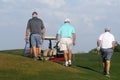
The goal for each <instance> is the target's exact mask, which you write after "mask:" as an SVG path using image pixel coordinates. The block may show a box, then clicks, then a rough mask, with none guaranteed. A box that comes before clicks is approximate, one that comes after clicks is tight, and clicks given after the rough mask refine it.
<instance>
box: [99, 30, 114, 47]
mask: <svg viewBox="0 0 120 80" xmlns="http://www.w3.org/2000/svg"><path fill="white" fill-rule="evenodd" d="M99 40H100V41H101V48H104V49H107V48H112V42H113V41H115V38H114V35H113V34H111V33H110V32H105V33H103V34H101V35H100V37H99Z"/></svg>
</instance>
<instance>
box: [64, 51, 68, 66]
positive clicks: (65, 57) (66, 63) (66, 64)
mask: <svg viewBox="0 0 120 80" xmlns="http://www.w3.org/2000/svg"><path fill="white" fill-rule="evenodd" d="M63 53H64V59H65V66H68V56H67V50H64V51H63Z"/></svg>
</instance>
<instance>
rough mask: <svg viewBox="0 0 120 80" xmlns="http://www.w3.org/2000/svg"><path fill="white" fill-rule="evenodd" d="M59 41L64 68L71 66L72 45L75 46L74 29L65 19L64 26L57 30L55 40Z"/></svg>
mask: <svg viewBox="0 0 120 80" xmlns="http://www.w3.org/2000/svg"><path fill="white" fill-rule="evenodd" d="M59 37H60V38H61V39H60V45H59V46H60V50H61V51H63V53H64V58H65V66H71V64H72V62H71V60H72V45H75V41H76V33H75V29H74V27H73V26H72V25H71V24H70V20H69V19H68V18H67V19H65V21H64V24H63V25H62V26H61V27H60V28H59V30H58V32H57V34H56V38H57V40H58V39H59Z"/></svg>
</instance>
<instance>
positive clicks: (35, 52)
mask: <svg viewBox="0 0 120 80" xmlns="http://www.w3.org/2000/svg"><path fill="white" fill-rule="evenodd" d="M32 49H33V52H34V57H35V58H37V57H38V55H37V50H36V47H35V46H33V47H32Z"/></svg>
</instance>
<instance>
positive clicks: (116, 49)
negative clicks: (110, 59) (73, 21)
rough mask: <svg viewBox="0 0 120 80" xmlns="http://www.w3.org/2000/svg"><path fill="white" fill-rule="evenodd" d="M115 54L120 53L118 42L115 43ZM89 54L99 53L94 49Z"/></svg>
mask: <svg viewBox="0 0 120 80" xmlns="http://www.w3.org/2000/svg"><path fill="white" fill-rule="evenodd" d="M114 52H120V44H119V43H118V42H117V41H116V42H115V49H114ZM89 53H97V49H96V48H94V49H92V50H90V51H89Z"/></svg>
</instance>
